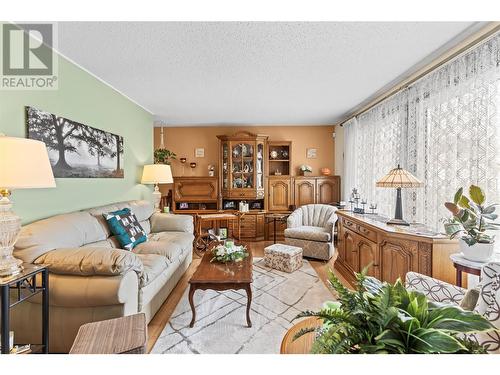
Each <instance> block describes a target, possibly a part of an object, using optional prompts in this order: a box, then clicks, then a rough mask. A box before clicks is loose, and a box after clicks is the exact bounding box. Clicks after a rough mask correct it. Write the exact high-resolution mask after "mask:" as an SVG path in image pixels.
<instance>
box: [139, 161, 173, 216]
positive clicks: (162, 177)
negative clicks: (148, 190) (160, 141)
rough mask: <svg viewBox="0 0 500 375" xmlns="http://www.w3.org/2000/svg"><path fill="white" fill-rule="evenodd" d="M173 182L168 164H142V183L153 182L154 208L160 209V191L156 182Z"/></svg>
mask: <svg viewBox="0 0 500 375" xmlns="http://www.w3.org/2000/svg"><path fill="white" fill-rule="evenodd" d="M172 182H174V179H173V178H172V170H171V169H170V165H168V164H149V165H145V166H144V170H143V172H142V179H141V183H142V184H154V185H155V191H154V192H153V203H154V205H155V210H156V211H157V212H159V211H160V201H161V192H160V188H159V187H158V184H171V183H172Z"/></svg>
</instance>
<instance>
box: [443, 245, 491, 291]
mask: <svg viewBox="0 0 500 375" xmlns="http://www.w3.org/2000/svg"><path fill="white" fill-rule="evenodd" d="M450 259H451V261H452V262H453V266H454V267H455V269H456V271H457V275H456V284H457V286H459V287H462V272H465V273H468V274H471V275H475V276H479V277H481V268H482V267H483V266H484V265H485V264H486V262H485V263H483V262H474V261H472V260H468V259H467V258H465V257H464V256H463V255H462V253H455V254H451V255H450ZM499 260H500V253H495V254H494V255H493V258H491V261H499Z"/></svg>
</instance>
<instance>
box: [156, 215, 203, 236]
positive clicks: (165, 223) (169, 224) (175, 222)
mask: <svg viewBox="0 0 500 375" xmlns="http://www.w3.org/2000/svg"><path fill="white" fill-rule="evenodd" d="M151 232H152V233H158V232H186V233H193V232H194V224H193V217H192V216H191V215H173V214H162V213H158V212H156V213H154V214H153V215H152V216H151Z"/></svg>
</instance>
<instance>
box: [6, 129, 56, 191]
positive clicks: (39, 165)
mask: <svg viewBox="0 0 500 375" xmlns="http://www.w3.org/2000/svg"><path fill="white" fill-rule="evenodd" d="M55 186H56V182H55V180H54V175H53V173H52V167H51V165H50V161H49V155H48V153H47V148H46V147H45V143H43V142H40V141H35V140H33V139H25V138H14V137H5V136H1V135H0V189H9V190H15V189H37V188H51V187H55Z"/></svg>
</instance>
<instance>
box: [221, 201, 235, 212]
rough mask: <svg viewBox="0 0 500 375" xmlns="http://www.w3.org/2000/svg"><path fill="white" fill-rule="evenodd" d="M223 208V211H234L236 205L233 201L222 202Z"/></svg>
mask: <svg viewBox="0 0 500 375" xmlns="http://www.w3.org/2000/svg"><path fill="white" fill-rule="evenodd" d="M223 206H224V209H225V210H229V209H235V208H236V203H235V202H234V201H224V204H223Z"/></svg>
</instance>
